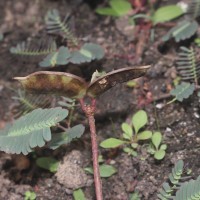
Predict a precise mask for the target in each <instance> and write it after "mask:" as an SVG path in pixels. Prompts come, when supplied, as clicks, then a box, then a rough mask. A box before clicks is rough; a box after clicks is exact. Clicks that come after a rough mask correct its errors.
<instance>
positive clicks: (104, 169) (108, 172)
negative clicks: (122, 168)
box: [84, 164, 117, 178]
mask: <svg viewBox="0 0 200 200" xmlns="http://www.w3.org/2000/svg"><path fill="white" fill-rule="evenodd" d="M84 170H85V171H86V172H88V173H90V174H93V173H94V171H93V169H92V168H91V167H86V168H84ZM99 171H100V176H101V177H102V178H108V177H111V176H112V175H113V174H115V173H116V172H117V170H116V169H115V168H114V167H113V166H111V165H106V164H103V165H100V166H99Z"/></svg>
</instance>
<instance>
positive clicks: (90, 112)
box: [80, 99, 103, 200]
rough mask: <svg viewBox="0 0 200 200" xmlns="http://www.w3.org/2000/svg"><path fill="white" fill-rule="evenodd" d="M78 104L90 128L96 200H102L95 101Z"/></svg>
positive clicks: (81, 101)
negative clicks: (88, 103) (87, 103)
mask: <svg viewBox="0 0 200 200" xmlns="http://www.w3.org/2000/svg"><path fill="white" fill-rule="evenodd" d="M80 104H81V108H82V110H83V111H84V113H85V115H86V116H87V118H88V123H89V126H90V137H91V143H92V160H93V171H94V183H95V192H96V200H103V195H102V184H101V178H100V171H99V162H98V145H97V135H96V126H95V119H94V113H95V109H96V100H95V99H92V103H91V104H90V105H85V103H84V101H83V99H80Z"/></svg>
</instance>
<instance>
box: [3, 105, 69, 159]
mask: <svg viewBox="0 0 200 200" xmlns="http://www.w3.org/2000/svg"><path fill="white" fill-rule="evenodd" d="M67 115H68V111H67V110H66V109H62V108H60V107H57V108H51V109H41V108H38V109H36V110H34V111H32V112H30V113H28V114H27V115H25V116H23V117H21V118H19V119H17V120H16V121H15V122H14V124H13V125H9V126H7V127H6V129H5V130H2V131H0V150H2V151H5V152H7V153H17V154H19V153H23V154H25V155H26V154H28V153H29V152H31V148H34V147H36V146H39V147H42V146H44V145H45V142H46V141H50V140H51V130H50V127H51V126H55V125H56V124H57V123H58V122H59V121H61V120H63V119H64V118H66V117H67Z"/></svg>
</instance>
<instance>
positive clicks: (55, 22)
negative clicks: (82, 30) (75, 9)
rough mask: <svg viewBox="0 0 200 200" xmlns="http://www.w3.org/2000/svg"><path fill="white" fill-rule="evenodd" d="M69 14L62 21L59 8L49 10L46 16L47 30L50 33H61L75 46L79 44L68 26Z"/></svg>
mask: <svg viewBox="0 0 200 200" xmlns="http://www.w3.org/2000/svg"><path fill="white" fill-rule="evenodd" d="M68 19H69V15H67V16H66V17H65V19H64V20H63V21H62V20H61V17H60V15H59V12H58V10H56V9H53V10H50V11H48V12H47V15H46V17H45V21H46V28H47V32H48V33H50V34H61V35H62V36H63V37H64V38H66V39H67V40H68V41H70V42H72V43H73V45H74V46H78V40H77V38H75V37H74V36H73V34H72V32H71V30H70V29H69V26H68Z"/></svg>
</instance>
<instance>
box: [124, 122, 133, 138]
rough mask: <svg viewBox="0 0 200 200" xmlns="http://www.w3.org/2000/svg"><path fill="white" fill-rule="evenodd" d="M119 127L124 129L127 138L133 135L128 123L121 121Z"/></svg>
mask: <svg viewBox="0 0 200 200" xmlns="http://www.w3.org/2000/svg"><path fill="white" fill-rule="evenodd" d="M121 128H122V130H123V131H124V133H125V134H126V135H127V136H128V138H129V139H131V138H132V137H133V129H132V127H131V126H130V125H129V124H127V123H123V124H122V126H121Z"/></svg>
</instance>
